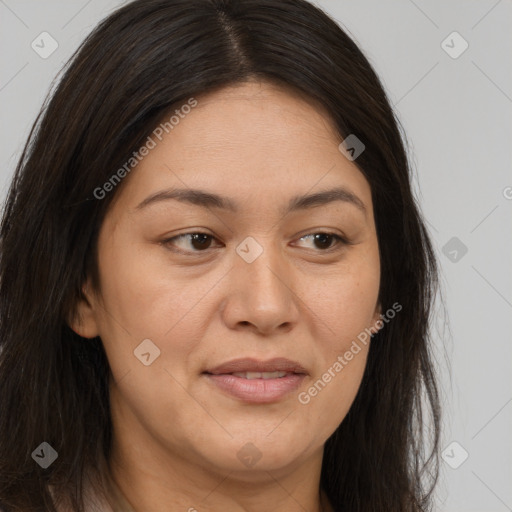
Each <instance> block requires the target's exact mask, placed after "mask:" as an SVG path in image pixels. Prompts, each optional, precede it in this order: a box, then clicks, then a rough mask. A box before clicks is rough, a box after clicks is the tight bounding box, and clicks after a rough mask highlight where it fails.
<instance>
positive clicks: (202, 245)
mask: <svg viewBox="0 0 512 512" xmlns="http://www.w3.org/2000/svg"><path fill="white" fill-rule="evenodd" d="M212 240H215V237H214V236H212V235H209V234H208V233H183V234H182V235H177V236H173V237H172V238H168V239H167V240H164V241H163V242H162V243H163V245H166V246H173V247H176V245H177V243H176V242H181V241H184V243H183V244H182V247H181V249H180V248H178V249H177V250H176V252H181V253H190V252H204V251H206V249H209V248H210V246H211V242H212ZM183 246H185V248H183ZM190 247H192V250H190ZM171 249H172V247H171ZM172 250H175V249H172Z"/></svg>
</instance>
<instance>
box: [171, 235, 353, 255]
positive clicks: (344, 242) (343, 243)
mask: <svg viewBox="0 0 512 512" xmlns="http://www.w3.org/2000/svg"><path fill="white" fill-rule="evenodd" d="M192 235H205V236H207V237H210V238H213V239H215V237H214V236H213V235H210V234H209V233H203V232H201V231H192V232H189V233H182V234H181V235H176V236H173V237H171V238H168V239H166V240H163V241H162V242H161V243H162V244H163V245H165V246H167V247H169V248H170V250H172V251H173V252H177V253H180V254H200V253H206V252H207V251H208V250H209V249H210V248H209V247H208V248H206V249H205V250H203V251H196V250H194V251H184V250H180V249H176V248H174V249H173V248H171V247H170V246H172V245H173V244H172V242H173V241H176V240H179V239H183V238H185V237H188V236H192ZM314 235H327V236H329V237H332V238H334V239H335V240H337V242H338V243H337V244H336V245H334V246H333V247H329V248H328V249H319V250H318V252H323V253H331V252H333V251H336V250H340V249H341V248H342V247H343V246H346V245H350V242H349V241H348V240H347V239H346V238H344V237H342V236H341V235H339V234H337V233H332V232H328V231H317V232H313V233H309V234H307V235H304V236H301V237H300V238H299V240H302V239H304V238H308V237H311V236H314Z"/></svg>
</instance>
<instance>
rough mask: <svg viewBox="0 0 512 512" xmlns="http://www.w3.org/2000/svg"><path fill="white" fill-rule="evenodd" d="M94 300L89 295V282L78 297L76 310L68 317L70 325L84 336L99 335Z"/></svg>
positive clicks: (93, 336) (92, 336)
mask: <svg viewBox="0 0 512 512" xmlns="http://www.w3.org/2000/svg"><path fill="white" fill-rule="evenodd" d="M94 304H95V302H94V300H93V299H92V297H91V296H90V295H89V283H88V282H87V283H85V284H84V285H83V286H82V293H81V296H80V297H79V298H78V301H77V305H76V308H75V310H74V311H71V312H70V314H69V317H68V325H69V327H70V329H71V330H72V331H74V332H75V333H76V334H78V335H79V336H82V338H95V337H96V336H99V331H98V324H97V320H96V312H95V309H94Z"/></svg>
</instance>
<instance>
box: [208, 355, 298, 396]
mask: <svg viewBox="0 0 512 512" xmlns="http://www.w3.org/2000/svg"><path fill="white" fill-rule="evenodd" d="M203 375H204V376H205V377H206V378H207V379H208V381H209V382H210V383H211V384H213V385H214V387H215V388H216V389H217V390H219V391H221V392H222V393H223V394H225V395H228V396H230V397H231V398H235V399H237V400H239V401H242V402H246V403H254V404H263V403H273V402H278V401H280V400H283V399H284V398H285V397H286V396H287V395H289V394H290V393H291V392H292V391H294V390H296V389H297V388H298V387H299V386H300V384H301V383H302V381H303V380H304V378H305V377H306V376H307V375H308V372H307V370H306V369H305V368H304V367H303V366H302V365H300V364H299V363H297V362H295V361H291V360H289V359H285V358H275V359H270V360H267V361H258V360H256V359H236V360H233V361H229V362H227V363H223V364H221V365H219V366H216V367H214V368H211V369H208V370H206V371H204V372H203Z"/></svg>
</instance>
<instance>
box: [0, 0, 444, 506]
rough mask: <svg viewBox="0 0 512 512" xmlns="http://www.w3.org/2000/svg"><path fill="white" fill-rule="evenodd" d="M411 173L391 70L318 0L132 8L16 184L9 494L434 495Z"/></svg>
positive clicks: (2, 443)
mask: <svg viewBox="0 0 512 512" xmlns="http://www.w3.org/2000/svg"><path fill="white" fill-rule="evenodd" d="M409 174H410V170H409V165H408V162H407V157H406V153H405V149H404V145H403V141H402V138H401V134H400V131H399V129H398V121H397V120H396V119H395V117H394V114H393V111H392V109H391V107H390V105H389V101H388V100H387V97H386V95H385V92H384V90H383V87H382V85H381V83H380V82H379V79H378V77H377V76H376V75H375V73H374V71H373V69H372V67H371V66H370V64H369V62H368V61H367V59H366V58H365V57H364V56H363V54H362V53H361V51H360V50H359V49H358V48H357V47H356V45H355V44H354V42H353V41H352V40H351V39H350V38H349V37H348V36H347V35H346V34H345V33H344V32H343V31H342V30H341V29H340V27H339V26H338V25H337V24H336V23H335V22H334V21H333V20H331V19H330V18H329V17H328V16H327V15H326V14H325V13H323V12H322V11H321V10H320V9H318V8H317V7H315V6H313V5H311V4H309V3H308V2H306V1H304V0H278V1H276V0H237V1H234V0H232V1H231V0H137V1H134V2H131V3H129V4H127V5H125V6H123V7H122V8H120V9H119V10H117V11H116V12H114V13H113V14H112V15H110V16H109V17H108V18H107V19H106V20H105V21H103V22H102V23H101V24H100V25H99V26H98V27H97V28H96V29H95V30H94V31H93V33H92V34H91V35H90V36H89V37H88V38H87V39H86V41H85V42H84V44H83V45H82V47H81V48H80V49H79V50H78V51H77V53H76V54H75V55H74V56H73V58H72V60H71V62H70V64H69V66H68V68H67V70H66V72H65V75H64V76H63V78H62V80H61V81H60V84H59V85H58V87H57V88H56V90H55V92H54V93H53V96H52V97H51V99H50V100H49V101H48V103H47V104H46V105H45V108H44V110H43V112H42V114H41V116H40V117H39V118H38V121H37V122H36V124H35V127H34V129H33V131H32V133H31V135H30V137H29V141H28V142H27V145H26V147H25V150H24V153H23V155H22V157H21V159H20V162H19V164H18V166H17V169H16V172H15V176H14V179H13V182H12V186H11V189H10V191H9V194H8V198H7V201H6V204H5V208H4V213H3V219H2V225H1V234H2V246H1V262H0V276H1V282H0V297H1V299H0V301H1V302H0V304H1V313H0V314H1V320H0V321H1V323H0V333H1V336H0V343H1V347H2V348H1V353H0V354H1V355H0V404H1V407H2V411H4V413H3V414H2V415H1V416H0V454H1V457H0V507H1V508H2V509H3V510H4V511H6V512H10V511H25V510H49V511H52V512H53V511H55V510H69V511H83V510H87V511H88V510H107V509H109V508H108V507H110V508H111V509H112V510H132V511H139V512H140V511H150V510H151V511H157V510H188V511H194V510H197V511H202V510H208V511H221V510H222V511H225V510H229V511H241V510H251V511H264V510H265V511H266V510H268V509H269V507H270V506H272V508H273V509H275V510H286V511H291V512H294V511H299V510H301V511H302V510H308V511H311V512H313V511H315V512H316V511H351V512H356V511H361V512H362V511H365V512H366V511H370V510H372V511H386V512H389V511H396V512H399V511H400V512H402V511H404V512H405V511H424V510H430V508H431V499H432V489H433V486H434V484H435V481H436V478H437V469H438V468H437V448H438V439H439V404H438V396H437V388H436V382H435V379H434V375H435V371H434V369H433V365H432V360H431V354H430V350H431V349H430V341H429V326H428V322H429V318H430V311H431V306H432V301H433V298H434V294H435V286H436V272H437V271H436V262H435V259H434V255H433V251H432V247H431V244H430V241H429V238H428V235H427V232H426V229H425V227H424V223H423V221H422V219H421V216H420V213H419V210H418V207H417V205H416V203H415V201H414V198H413V195H412V192H411V185H410V177H409ZM422 399H423V400H422ZM426 414H427V415H430V420H431V424H430V427H429V428H428V429H427V430H426V431H425V429H424V422H425V421H426V420H427V419H429V418H428V417H427V418H426V417H425V415H426Z"/></svg>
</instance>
